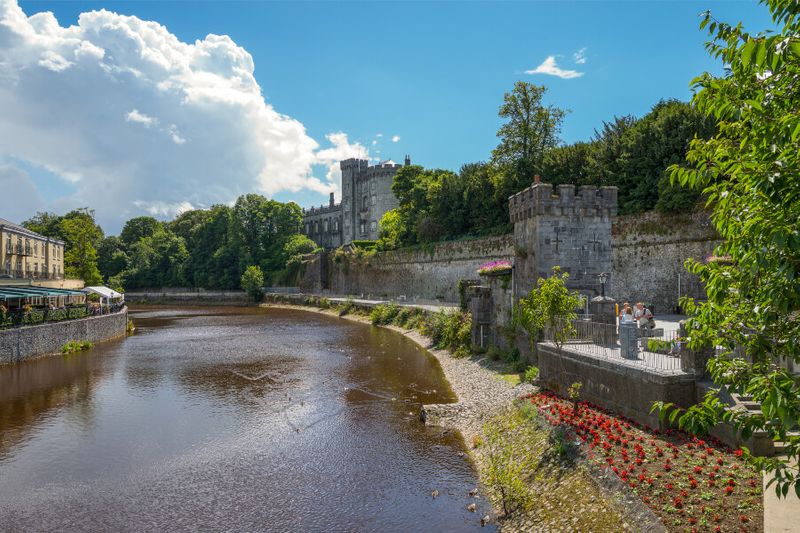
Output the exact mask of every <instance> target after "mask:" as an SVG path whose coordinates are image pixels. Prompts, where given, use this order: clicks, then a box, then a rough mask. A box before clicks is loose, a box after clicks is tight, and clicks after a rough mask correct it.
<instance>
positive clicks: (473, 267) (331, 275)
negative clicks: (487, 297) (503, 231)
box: [303, 235, 514, 302]
mask: <svg viewBox="0 0 800 533" xmlns="http://www.w3.org/2000/svg"><path fill="white" fill-rule="evenodd" d="M513 255H514V247H513V243H512V237H511V235H504V236H501V237H489V238H486V239H476V240H471V241H456V242H446V243H440V244H438V245H436V246H434V247H432V248H430V249H411V250H409V249H405V250H396V251H392V252H382V253H379V254H377V255H375V256H373V257H370V258H361V259H357V258H354V257H348V258H343V259H341V260H339V261H337V260H336V258H335V257H334V258H332V259H331V260H330V261H329V262H328V267H329V271H328V273H327V274H328V275H327V282H328V284H327V289H329V290H330V292H331V293H333V294H364V295H367V294H370V295H372V296H399V295H405V296H406V297H407V298H409V299H411V298H413V297H418V298H422V299H430V300H435V299H439V300H443V301H446V302H458V301H459V295H458V287H457V285H458V282H459V280H462V279H473V280H474V279H477V278H478V275H477V270H478V268H479V267H480V266H481V265H482V264H483V263H485V262H487V261H493V260H496V259H508V260H512V259H513ZM307 269H308V270H307V271H313V269H314V267H313V265H307ZM304 279H305V284H306V286H303V288H304V289H306V288H310V287H307V285H309V284H310V283H312V282H311V281H310V280H309V279H308V277H307V276H306V277H305V278H304Z"/></svg>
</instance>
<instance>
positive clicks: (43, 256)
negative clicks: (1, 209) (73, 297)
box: [0, 218, 64, 280]
mask: <svg viewBox="0 0 800 533" xmlns="http://www.w3.org/2000/svg"><path fill="white" fill-rule="evenodd" d="M0 278H4V279H10V278H13V279H30V280H34V279H44V280H48V279H55V280H60V279H64V243H63V242H62V241H59V240H58V239H53V238H50V237H45V236H43V235H39V234H38V233H36V232H33V231H31V230H29V229H27V228H24V227H22V226H20V225H19V224H14V223H13V222H9V221H8V220H5V219H3V218H0Z"/></svg>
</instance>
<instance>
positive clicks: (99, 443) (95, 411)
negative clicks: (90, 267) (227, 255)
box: [0, 308, 487, 531]
mask: <svg viewBox="0 0 800 533" xmlns="http://www.w3.org/2000/svg"><path fill="white" fill-rule="evenodd" d="M134 320H135V322H136V325H137V328H138V331H137V334H136V335H134V336H133V337H130V338H127V339H125V340H121V341H113V342H109V343H104V344H101V345H99V346H98V347H96V348H95V349H93V350H90V351H89V352H86V353H83V354H79V355H77V356H71V357H69V358H61V357H56V358H49V359H42V360H39V361H32V362H30V363H26V364H23V365H19V366H15V367H4V368H0V529H12V530H13V529H21V530H22V529H56V528H77V529H86V530H97V529H103V530H105V529H113V530H137V531H141V530H162V529H170V530H174V529H236V530H243V529H244V530H274V531H343V530H344V531H464V530H469V529H479V528H480V525H479V523H478V519H479V516H480V515H481V513H480V512H479V513H469V512H468V511H466V510H465V507H466V504H467V503H470V501H471V500H470V499H469V498H468V497H467V491H468V490H469V489H470V488H472V487H473V486H474V485H475V483H476V481H475V477H474V473H473V472H472V470H471V468H470V466H469V464H468V463H467V462H466V461H465V459H463V458H461V457H459V452H460V451H462V449H463V444H462V443H461V442H460V440H459V439H458V438H457V437H456V436H455V435H453V434H450V433H444V432H442V431H441V430H438V429H431V428H426V427H424V426H422V425H421V424H420V423H419V422H418V421H417V420H416V413H417V412H418V409H419V405H420V403H430V402H444V401H450V400H452V399H453V395H452V392H450V390H449V388H448V387H447V385H446V383H445V382H444V381H443V380H442V376H441V371H440V369H439V368H438V365H437V363H436V362H435V360H433V359H432V358H430V357H429V356H428V355H427V354H425V353H424V352H423V351H421V350H420V349H419V348H418V347H416V346H415V345H414V344H413V343H411V342H410V341H408V340H407V339H405V338H403V337H401V336H399V335H396V334H394V333H392V332H389V331H387V330H383V329H379V328H373V327H370V326H365V325H361V324H354V323H351V322H347V321H343V320H340V319H336V318H331V317H325V316H317V315H313V314H309V313H304V312H300V311H278V310H261V309H232V308H223V309H180V310H171V309H143V310H140V311H139V312H137V313H135V314H134ZM433 488H436V489H438V490H439V491H440V494H441V496H440V497H439V498H437V499H436V500H432V499H431V497H430V491H431V490H432V489H433ZM479 503H481V504H484V507H483V509H482V511H486V510H487V507H485V503H484V502H482V501H481V502H479Z"/></svg>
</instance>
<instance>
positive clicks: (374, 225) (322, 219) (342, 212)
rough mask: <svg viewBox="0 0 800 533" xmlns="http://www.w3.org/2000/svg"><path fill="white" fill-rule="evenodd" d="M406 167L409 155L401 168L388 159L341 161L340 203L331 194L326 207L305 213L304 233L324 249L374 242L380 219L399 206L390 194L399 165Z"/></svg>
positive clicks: (409, 160) (313, 208)
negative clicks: (375, 161) (362, 241)
mask: <svg viewBox="0 0 800 533" xmlns="http://www.w3.org/2000/svg"><path fill="white" fill-rule="evenodd" d="M409 165H411V158H410V157H409V156H406V157H405V161H404V163H403V165H399V164H397V163H395V162H394V161H391V160H390V161H384V162H382V163H380V164H377V165H373V166H369V161H368V160H366V159H346V160H344V161H342V162H341V163H339V168H341V170H342V201H341V203H338V204H337V203H334V196H333V193H331V196H330V201H329V203H328V205H322V206H320V207H312V208H310V209H307V210H304V211H303V224H304V226H303V227H304V233H305V234H306V235H308V237H309V238H310V239H311V240H313V241H314V242H315V243H317V245H319V246H321V247H323V248H326V249H330V248H336V247H339V246H342V245H345V244H350V243H352V242H353V241H357V240H376V239H377V238H378V223H379V222H380V220H381V217H383V215H384V214H386V212H387V211H390V210H392V209H394V208H396V207H397V206H398V202H397V198H396V197H395V195H394V193H393V192H392V180H393V179H394V175H395V174H396V173H397V171H398V170H399V169H400V168H401V166H409Z"/></svg>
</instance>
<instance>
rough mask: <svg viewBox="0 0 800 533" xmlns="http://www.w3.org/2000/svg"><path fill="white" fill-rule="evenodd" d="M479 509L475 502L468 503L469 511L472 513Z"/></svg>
mask: <svg viewBox="0 0 800 533" xmlns="http://www.w3.org/2000/svg"><path fill="white" fill-rule="evenodd" d="M477 510H478V506H477V505H475V504H474V503H471V504H469V505H467V511H469V512H470V513H474V512H475V511H477Z"/></svg>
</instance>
